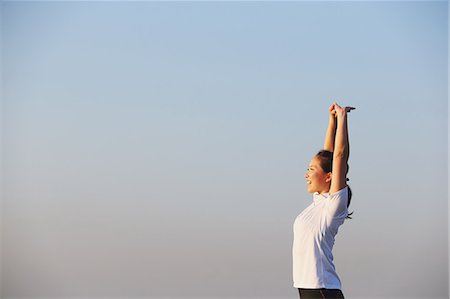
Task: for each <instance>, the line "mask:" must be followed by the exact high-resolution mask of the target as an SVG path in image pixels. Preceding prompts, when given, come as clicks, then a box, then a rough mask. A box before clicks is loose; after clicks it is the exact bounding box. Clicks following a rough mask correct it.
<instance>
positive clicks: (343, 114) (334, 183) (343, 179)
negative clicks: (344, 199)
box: [329, 104, 355, 194]
mask: <svg viewBox="0 0 450 299" xmlns="http://www.w3.org/2000/svg"><path fill="white" fill-rule="evenodd" d="M334 109H335V111H336V112H335V113H336V118H337V127H336V136H335V140H334V151H333V171H332V174H331V186H330V191H329V192H330V194H333V193H336V192H337V191H339V190H341V189H342V188H344V187H345V186H346V185H347V162H348V158H349V154H350V144H349V141H348V128H347V112H350V111H351V110H353V109H355V108H353V107H343V108H342V107H340V106H339V105H338V104H335V105H334Z"/></svg>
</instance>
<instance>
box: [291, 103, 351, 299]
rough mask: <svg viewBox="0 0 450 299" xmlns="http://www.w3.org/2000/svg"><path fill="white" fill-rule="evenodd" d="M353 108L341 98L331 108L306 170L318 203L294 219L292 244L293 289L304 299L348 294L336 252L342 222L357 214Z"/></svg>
mask: <svg viewBox="0 0 450 299" xmlns="http://www.w3.org/2000/svg"><path fill="white" fill-rule="evenodd" d="M353 109H355V108H353V107H341V106H339V105H338V104H337V103H336V102H335V103H333V104H332V105H331V106H330V108H329V112H330V120H329V124H328V129H327V133H326V136H325V145H324V149H323V150H321V151H319V152H318V153H317V154H316V155H315V156H314V157H313V158H312V160H311V162H310V163H309V167H308V170H307V172H306V174H305V179H306V183H307V187H308V192H309V193H313V202H312V203H311V204H310V205H309V206H308V207H307V208H306V209H305V210H303V212H301V213H300V215H298V216H297V218H296V219H295V222H294V242H293V248H292V255H293V279H294V287H295V288H298V290H299V293H300V298H301V299H305V298H322V299H329V298H339V299H342V298H344V295H343V293H342V291H341V281H340V279H339V276H338V274H337V273H336V270H335V267H334V263H333V254H332V253H331V251H332V249H333V245H334V239H335V236H336V234H337V232H338V229H339V226H341V225H342V224H343V223H344V220H345V219H346V218H351V217H349V215H351V214H352V213H350V214H349V213H348V209H347V208H348V206H349V204H350V199H351V190H350V188H349V187H348V186H347V171H348V164H347V162H348V157H349V153H350V148H349V142H348V131H347V113H348V112H350V111H351V110H353Z"/></svg>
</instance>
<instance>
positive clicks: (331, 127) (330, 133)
mask: <svg viewBox="0 0 450 299" xmlns="http://www.w3.org/2000/svg"><path fill="white" fill-rule="evenodd" d="M335 104H336V103H333V104H331V106H330V108H328V111H329V112H330V119H329V121H328V128H327V132H326V134H325V142H324V145H323V149H324V150H327V151H329V152H332V151H333V150H334V137H335V135H336V111H335V110H334V105H335Z"/></svg>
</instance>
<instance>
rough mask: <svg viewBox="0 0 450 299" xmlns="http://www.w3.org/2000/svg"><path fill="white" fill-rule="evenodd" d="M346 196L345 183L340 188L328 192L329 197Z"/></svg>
mask: <svg viewBox="0 0 450 299" xmlns="http://www.w3.org/2000/svg"><path fill="white" fill-rule="evenodd" d="M347 196H348V187H347V185H345V186H344V187H343V188H342V189H340V190H338V191H336V192H333V193H330V198H336V197H347Z"/></svg>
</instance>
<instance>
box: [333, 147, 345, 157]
mask: <svg viewBox="0 0 450 299" xmlns="http://www.w3.org/2000/svg"><path fill="white" fill-rule="evenodd" d="M333 156H334V157H333V158H341V159H342V158H347V157H348V150H347V149H337V150H336V149H335V151H334V155H333Z"/></svg>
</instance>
